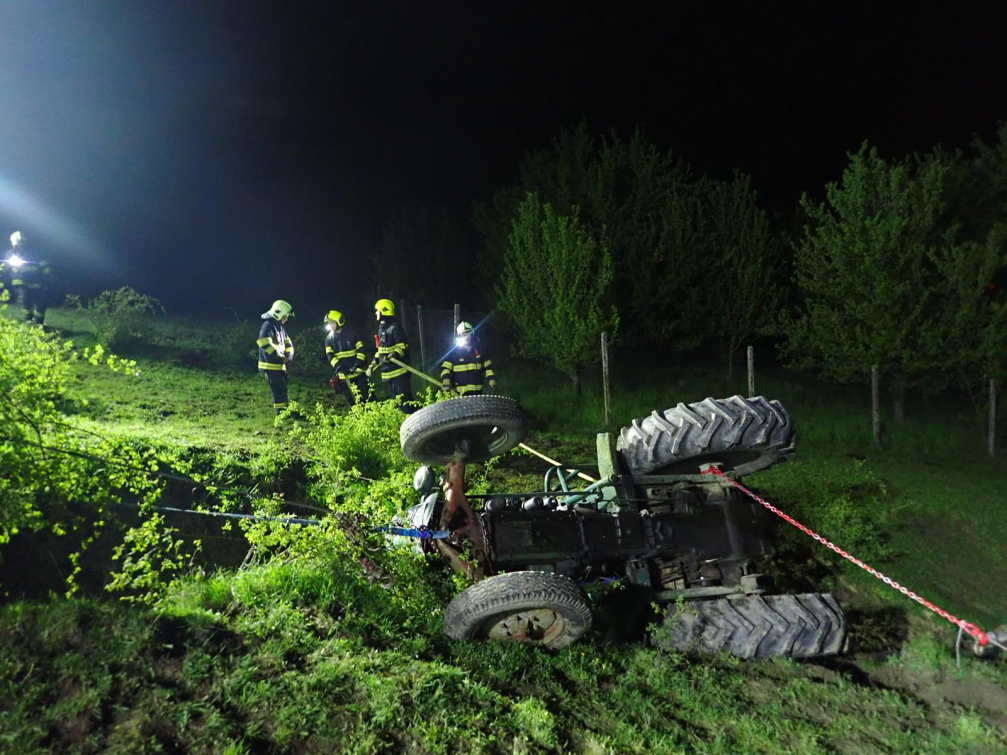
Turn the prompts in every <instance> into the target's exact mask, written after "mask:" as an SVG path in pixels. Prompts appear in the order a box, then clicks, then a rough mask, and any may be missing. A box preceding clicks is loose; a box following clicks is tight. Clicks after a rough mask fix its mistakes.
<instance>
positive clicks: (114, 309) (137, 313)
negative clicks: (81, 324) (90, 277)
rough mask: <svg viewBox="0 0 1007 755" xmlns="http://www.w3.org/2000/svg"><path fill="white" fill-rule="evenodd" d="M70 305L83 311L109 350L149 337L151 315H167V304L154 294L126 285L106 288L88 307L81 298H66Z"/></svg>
mask: <svg viewBox="0 0 1007 755" xmlns="http://www.w3.org/2000/svg"><path fill="white" fill-rule="evenodd" d="M67 304H69V305H71V306H74V307H76V308H77V309H78V310H80V311H82V312H84V314H85V316H86V318H87V320H88V322H89V323H90V324H91V330H92V332H93V333H94V337H95V339H96V340H97V341H98V343H100V344H102V345H103V346H105V347H107V348H110V349H122V348H123V347H124V346H129V345H132V344H136V343H138V342H140V341H144V340H149V338H150V335H151V327H150V318H151V317H152V316H155V315H160V314H164V312H165V309H164V305H162V304H161V302H160V301H158V300H157V299H155V298H154V297H152V296H147V295H146V294H141V293H139V292H137V291H134V290H133V289H132V288H130V287H129V286H123V287H122V288H119V289H116V290H115V291H103V292H102V293H100V294H99V295H98V296H97V297H96V298H94V299H91V300H90V301H89V302H88V303H87V306H86V307H84V306H82V305H81V302H80V298H79V297H76V296H73V297H69V296H68V297H67Z"/></svg>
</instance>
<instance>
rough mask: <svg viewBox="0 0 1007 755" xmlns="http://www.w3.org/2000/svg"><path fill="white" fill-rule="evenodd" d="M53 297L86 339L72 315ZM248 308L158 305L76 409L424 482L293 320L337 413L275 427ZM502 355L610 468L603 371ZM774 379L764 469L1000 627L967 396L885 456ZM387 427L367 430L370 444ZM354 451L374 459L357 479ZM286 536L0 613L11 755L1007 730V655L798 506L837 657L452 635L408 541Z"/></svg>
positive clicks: (616, 749) (642, 394) (989, 497)
mask: <svg viewBox="0 0 1007 755" xmlns="http://www.w3.org/2000/svg"><path fill="white" fill-rule="evenodd" d="M53 315H54V316H53V317H52V318H51V319H50V322H51V323H54V324H56V325H57V326H58V327H60V328H61V329H64V331H65V332H66V333H67V334H68V335H72V336H73V337H74V338H75V339H76V340H78V341H79V342H85V341H86V339H87V337H88V334H87V327H86V323H82V322H81V321H80V320H79V317H77V316H75V315H73V314H71V313H65V312H56V313H53ZM239 325H240V323H239V324H236V325H233V324H231V323H223V324H222V323H200V322H198V321H194V320H182V319H177V320H168V319H166V318H165V319H162V320H158V321H157V323H156V327H154V328H153V329H152V334H151V335H149V336H148V337H147V339H146V340H145V342H144V343H140V344H134V348H133V349H132V351H133V352H135V353H132V354H129V355H130V356H132V357H134V358H136V359H137V361H138V367H139V371H140V375H139V377H135V376H128V375H122V374H108V373H107V372H106V371H101V370H99V369H97V368H94V367H91V366H80V367H79V371H78V382H77V383H76V384H75V386H74V389H73V394H74V395H73V401H72V402H70V405H68V407H67V412H68V421H72V422H77V423H81V424H82V425H83V426H86V427H87V428H89V429H90V430H92V431H93V432H96V433H105V434H121V435H126V436H129V437H133V438H135V439H136V442H137V443H140V444H147V445H165V446H171V447H173V448H180V449H186V450H187V453H188V454H189V457H190V458H196V459H198V460H199V461H200V465H201V466H200V468H201V469H204V470H216V471H215V475H216V476H215V477H214V479H215V480H232V482H233V484H235V485H239V484H240V485H243V486H247V487H253V486H258V488H257V489H261V490H262V491H265V492H271V493H272V492H275V493H284V494H285V495H286V496H287V497H288V498H289V499H291V500H297V499H298V498H301V499H302V500H311V501H313V502H315V503H317V504H319V505H320V506H321V507H322V508H328V507H330V506H334V507H336V508H337V509H338V508H339V506H341V505H347V506H348V505H349V503H348V502H349V501H350V500H356V498H354V496H358V497H360V499H361V500H364V499H366V500H367V501H371V502H374V505H375V506H376V508H375V509H374V510H375V511H382V512H385V513H386V514H388V515H390V514H391V513H392V512H393V511H394V510H395V509H396V508H401V507H403V506H405V505H408V504H409V503H411V502H412V499H411V498H409V497H408V488H407V487H405V485H404V483H403V481H404V480H406V481H407V477H408V474H407V473H408V470H409V469H411V465H408V464H404V462H402V460H398V461H395V462H394V463H392V462H388V461H387V460H383V459H382V458H381V457H380V449H377V445H379V444H381V443H390V442H393V438H394V426H393V425H391V426H387V427H386V425H387V421H393V420H394V418H393V417H392V415H388V417H389V418H391V419H387V418H386V419H387V421H386V419H381V420H380V421H381V422H385V424H374V425H373V427H375V428H379V429H380V428H383V429H382V433H381V434H378V433H376V434H375V435H374V436H373V437H368V433H367V432H366V428H367V427H370V426H361V427H358V426H356V425H353V424H351V423H346V424H339V422H340V420H338V417H339V416H340V415H341V414H342V413H343V412H344V411H345V409H344V408H343V407H342V406H341V405H340V404H339V403H338V402H337V401H336V400H335V399H334V398H333V397H332V396H331V392H329V389H328V386H327V384H326V382H325V381H326V378H327V374H326V371H325V369H324V363H322V362H321V358H320V355H319V353H318V349H317V346H316V345H312V342H313V339H316V338H320V335H319V334H318V333H316V332H314V331H313V330H312V329H306V330H305V331H304V332H295V338H297V339H298V343H299V348H300V344H301V342H302V341H303V345H304V347H305V348H304V350H303V352H302V353H303V354H304V355H305V356H306V357H308V358H307V359H306V362H305V364H304V365H303V366H301V365H299V366H298V368H297V371H294V372H293V373H292V385H291V396H292V398H294V399H295V400H297V401H298V402H300V403H301V404H302V405H303V406H304V407H305V409H304V411H305V412H306V413H308V412H310V411H312V410H311V409H310V407H313V406H314V405H315V404H316V403H318V404H321V405H322V408H321V409H320V415H319V416H321V417H325V416H330V415H331V416H332V417H334V418H336V419H334V420H333V422H334V423H335V424H333V426H332V428H331V429H332V432H328V431H323V430H318V429H317V428H316V425H309V424H308V423H303V422H294V423H291V424H290V425H288V426H286V427H283V428H281V429H275V428H274V427H273V422H272V416H271V410H270V407H269V398H268V391H267V389H266V386H265V385H264V384H263V381H262V380H261V378H260V377H259V376H258V375H256V373H255V371H254V360H251V358H250V356H249V354H247V353H244V348H245V347H244V346H242V343H243V341H242V340H241V338H242V337H243V336H247V341H248V344H249V350H250V344H251V343H252V342H253V341H254V337H255V334H256V323H250V324H246V327H245V328H244V329H242V328H240V327H238V326H239ZM229 329H230V330H229ZM245 331H247V332H245ZM312 350H314V353H312ZM315 357H317V359H315ZM312 359H315V362H316V363H315V364H311V363H310V362H311V361H312ZM501 362H502V364H501V366H500V380H501V387H502V389H503V391H502V392H504V393H505V394H508V395H512V396H514V397H515V398H517V399H519V400H520V401H521V402H522V404H523V405H524V406H525V407H526V409H527V410H528V412H529V414H530V415H531V416H532V420H533V432H532V437H531V438H530V439H529V442H530V443H531V444H532V445H534V446H537V447H540V448H541V449H542V450H543V451H545V452H546V453H549V454H550V455H552V456H554V457H556V458H562V459H564V460H565V461H570V462H582V463H590V462H592V461H593V445H594V439H593V433H594V432H597V431H598V430H600V429H601V425H602V423H603V417H602V413H601V402H600V398H599V396H598V391H597V386H596V385H595V384H594V383H592V382H591V381H590V380H588V381H587V382H586V384H585V394H584V395H583V396H581V397H580V398H577V397H574V396H572V395H570V392H569V391H568V390H567V386H566V385H565V384H564V383H563V382H562V380H561V379H557V378H556V377H555V376H554V375H551V374H549V373H547V372H545V371H544V370H542V369H541V368H537V367H535V366H533V365H526V364H520V363H516V362H512V363H508V362H507V360H501ZM759 380H760V382H759V391H760V392H761V393H763V394H765V395H767V396H770V397H772V398H778V399H779V400H781V401H782V402H783V403H784V405H785V406H786V407H787V408H788V409H789V410H790V412H791V414H792V415H793V417H794V419H795V422H796V423H797V426H798V446H797V448H798V454H797V457H796V458H795V459H794V460H793V461H792V462H789V463H788V464H785V465H781V466H779V467H775V468H773V469H771V470H768V471H767V472H765V473H762V474H760V475H756V476H753V477H752V478H750V479H746V480H745V482H746V484H749V485H751V486H755V487H757V488H758V489H759V490H760V492H761V493H762V494H763V495H764V496H766V497H767V498H768V499H769V500H770V501H771V502H772V503H774V505H776V506H778V507H780V508H781V509H783V510H785V511H787V512H788V513H791V514H792V515H794V516H796V517H798V518H799V519H801V520H802V521H806V522H807V523H808V524H809V525H811V526H813V527H815V528H817V529H819V530H820V531H821V532H822V534H823V535H825V536H826V537H829V538H830V539H832V540H834V541H835V542H836V543H837V544H838V545H840V546H842V547H844V548H846V549H848V550H850V551H851V552H853V553H854V554H855V555H857V556H859V557H861V558H864V559H865V560H867V561H869V562H871V563H874V565H875V566H877V567H878V568H880V569H881V570H882V571H884V572H885V573H887V574H889V575H890V576H892V577H893V578H895V579H898V580H900V581H902V582H904V583H905V584H906V585H907V586H908V587H910V588H912V589H914V590H917V591H918V592H920V593H921V594H923V595H924V596H925V597H927V598H928V599H931V600H933V601H934V602H936V603H938V604H939V605H942V606H944V607H945V608H948V609H949V610H952V611H954V612H956V613H957V614H958V615H959V616H960V617H962V618H966V619H968V620H970V621H975V622H976V623H978V624H980V625H981V626H983V627H984V628H992V626H994V625H995V624H998V623H1003V622H1005V621H1007V610H1005V607H1004V600H1003V598H1002V592H1003V590H1002V588H1003V585H1004V584H1007V581H1005V577H1007V573H1005V572H1007V563H1004V561H1003V560H1002V559H1001V558H1000V557H999V555H998V551H999V545H1000V543H1002V542H1003V539H1002V535H1003V530H1004V527H1005V526H1007V493H1005V492H1004V490H1003V484H1004V482H1005V477H1007V474H1005V472H1004V471H1003V467H1002V465H1001V464H1000V463H998V462H994V461H991V460H989V459H988V458H987V457H984V456H983V453H984V451H983V440H982V430H981V424H980V423H979V422H978V421H977V420H976V419H975V418H974V417H973V416H972V415H971V414H970V412H969V410H968V409H967V407H964V406H960V407H959V406H955V405H954V402H953V401H951V400H949V401H948V402H946V403H945V404H943V405H941V404H936V403H935V404H934V405H932V406H926V405H924V404H922V403H921V404H919V405H915V404H914V405H911V406H910V408H909V418H908V420H907V423H906V425H905V426H902V427H895V426H893V425H889V435H888V438H889V441H888V446H887V448H886V450H885V451H884V452H877V451H875V450H874V449H873V448H872V446H871V444H870V426H869V415H868V414H867V409H868V405H869V402H868V400H867V397H866V396H863V395H861V394H860V392H857V391H846V390H840V389H836V388H835V387H832V386H825V385H816V384H814V383H810V382H804V381H801V380H798V379H796V378H794V377H793V376H788V375H779V376H773V375H767V376H760V379H759ZM740 388H741V386H740V385H738V384H732V383H730V382H729V381H727V380H725V379H723V378H722V377H720V376H718V375H716V374H703V373H702V371H700V370H698V369H689V368H686V367H671V368H666V369H654V370H651V371H649V372H648V373H647V374H646V375H645V376H640V375H636V376H632V377H631V376H630V375H628V374H623V373H620V374H619V380H618V381H617V383H616V392H615V402H614V414H615V425H616V427H618V426H620V425H622V424H626V423H627V422H628V421H629V420H630V419H632V418H633V417H636V416H642V415H643V414H645V413H647V412H649V411H650V410H652V409H655V408H663V407H666V406H670V405H673V404H675V403H677V402H679V401H683V402H686V403H688V402H690V401H695V400H699V399H701V398H704V397H705V396H708V395H713V396H727V395H731V394H732V393H736V392H739V390H740ZM85 400H86V402H87V403H86V404H85V403H84V401H85ZM375 422H376V423H377V422H379V420H375ZM318 423H320V424H319V425H318V426H321V424H324V420H318ZM312 428H316V429H314V430H313V429H312ZM361 428H363V429H361ZM312 433H314V434H312ZM368 443H373V444H375V449H376V450H373V449H372V450H361V449H363V447H364V446H366V445H367V444H368ZM351 462H352V464H351ZM350 466H352V469H353V471H354V473H355V475H356V476H349V477H348V476H346V474H344V472H346V471H347V470H348V469H349V467H350ZM361 469H366V470H367V472H368V473H367V474H362V473H361V472H360V470H361ZM543 472H544V467H543V466H541V464H540V462H538V461H537V460H535V459H534V458H532V457H528V456H525V455H514V456H512V457H511V458H507V459H504V460H502V461H501V462H500V463H499V464H497V465H496V466H495V467H494V468H493V469H491V470H490V471H489V472H488V473H487V474H486V475H483V476H479V477H478V479H477V480H476V484H478V485H480V486H484V487H486V488H487V489H490V488H492V489H500V488H504V487H506V488H508V489H519V488H521V487H524V488H527V487H529V486H534V485H535V484H537V483H538V480H539V479H540V475H541V474H542V473H543ZM280 478H283V480H282V482H280V481H278V480H279V479H280ZM363 478H367V479H363ZM341 485H342V486H344V487H343V488H340V487H339V486H341ZM271 486H272V487H271ZM334 488H335V489H336V492H335V493H333V492H332V491H333V489H334ZM187 490H188V489H186V490H182V491H175V495H176V499H177V500H176V499H173V502H176V503H181V502H182V501H183V499H184V497H185V494H186V491H187ZM197 493H198V491H196V490H195V489H192V490H191V491H189V494H192V495H196V494H197ZM288 511H289V510H288ZM291 513H295V512H292V511H291ZM290 529H291V528H276V530H275V531H270V532H271V533H272V534H270V537H273V538H275V542H273V545H272V546H271V550H270V553H271V554H272V556H273V557H272V558H257V559H250V560H249V563H247V564H246V565H245V566H244V567H243V568H241V569H239V570H221V571H217V572H207V573H205V574H204V575H203V576H199V575H193V576H192V577H190V578H187V579H184V580H181V581H180V582H177V583H176V584H175V585H174V586H173V587H172V588H171V589H170V591H169V592H168V593H167V594H166V595H165V597H164V598H163V599H162V600H161V601H160V602H159V603H158V604H157V605H156V606H155V607H144V606H140V605H128V604H124V603H121V602H118V601H115V600H114V599H112V598H110V597H102V596H93V597H85V598H80V599H74V600H64V599H55V598H54V599H50V600H45V601H15V602H10V603H8V604H6V605H4V606H3V607H2V608H0V752H12V753H13V752H16V753H19V754H23V755H26V754H27V753H35V752H57V753H98V752H102V753H105V752H108V753H144V752H151V753H155V752H166V753H181V752H199V753H202V752H205V753H334V752H340V753H342V752H346V753H383V752H410V753H540V752H554V753H566V752H577V753H632V752H639V753H679V752H681V753H693V752H695V753H779V752H796V753H820V752H838V753H874V752H885V753H889V752H912V753H931V752H932V753H938V752H940V753H947V752H954V753H959V752H960V753H999V752H1005V751H1007V713H1005V711H1007V661H1005V660H1004V659H998V660H993V661H983V660H979V659H976V658H973V657H972V656H970V655H965V656H964V657H963V658H962V664H961V667H960V668H958V667H957V666H956V664H955V657H954V650H953V641H954V637H955V628H954V627H953V626H952V625H950V624H949V623H947V622H945V621H943V620H941V619H939V618H938V617H936V616H934V615H933V614H930V613H929V612H926V611H925V610H924V609H923V608H922V607H920V606H918V605H917V604H915V603H913V602H911V601H909V600H907V599H906V598H904V597H902V596H900V595H898V594H897V593H895V592H893V591H891V590H890V589H888V588H886V587H885V586H884V585H881V584H880V583H879V582H878V581H877V580H874V579H873V578H871V577H870V576H869V575H866V574H863V573H862V572H859V571H858V570H856V569H855V568H853V567H848V568H847V567H846V566H844V565H843V564H842V563H841V562H840V561H839V560H838V559H837V558H835V557H833V556H831V555H830V554H829V553H827V552H825V551H824V550H822V549H821V547H820V546H817V545H816V544H815V543H813V542H812V541H811V540H810V539H809V538H807V537H806V536H804V535H801V534H800V533H797V532H796V531H794V530H793V529H792V528H788V527H787V525H783V526H782V527H781V529H780V533H779V534H780V538H781V548H780V552H779V554H778V555H777V557H776V558H775V559H774V561H773V562H772V563H771V564H770V567H771V568H772V569H774V570H776V573H777V577H778V579H779V580H780V581H782V582H783V583H784V584H788V585H792V586H795V587H799V588H804V589H818V590H832V591H834V592H835V593H836V594H837V595H838V596H839V597H840V600H841V602H842V604H843V605H844V608H845V609H846V610H847V613H848V617H849V620H850V624H851V635H852V636H851V649H850V652H849V653H848V654H847V655H846V656H844V657H842V658H839V659H832V660H829V661H826V662H807V663H796V662H790V661H765V662H739V661H737V660H736V659H733V658H730V657H696V658H693V657H687V656H684V655H679V654H667V653H660V652H658V651H656V650H654V649H653V648H650V647H649V646H648V645H647V644H646V643H643V642H624V643H614V642H606V641H605V639H604V638H603V637H593V638H591V639H589V640H587V641H584V642H580V643H577V644H575V645H573V646H572V647H570V648H568V649H567V650H564V651H561V652H559V653H556V654H550V653H547V652H543V651H539V650H536V649H534V648H529V647H523V646H511V645H500V644H497V645H469V644H462V643H454V642H451V641H449V640H447V638H446V637H444V636H443V634H442V633H441V632H440V611H441V609H442V607H443V606H444V605H445V604H446V602H447V601H448V600H449V599H450V596H451V595H452V594H453V593H454V592H455V591H456V590H457V589H458V587H457V585H456V584H455V582H454V580H452V579H451V578H450V576H449V575H448V574H447V573H446V572H445V571H444V570H442V569H438V568H436V567H434V566H432V565H429V564H425V563H423V562H422V561H421V560H418V559H411V560H410V559H409V558H402V559H399V560H397V561H395V562H392V563H393V567H394V577H395V581H394V584H391V585H388V584H382V583H381V582H378V581H374V580H372V579H369V578H368V575H367V574H366V573H365V572H364V571H363V570H362V569H361V568H360V567H359V565H358V564H357V563H356V561H355V560H353V559H352V558H347V557H346V554H345V551H343V550H340V548H339V547H337V546H338V544H337V543H336V542H335V540H337V539H338V538H335V536H334V534H333V532H332V530H330V529H326V528H307V529H310V530H311V532H308V533H306V534H304V536H303V538H302V539H303V540H304V541H305V542H303V543H300V544H299V543H297V542H295V541H294V540H293V539H291V538H295V537H296V536H294V535H292V534H283V533H285V532H289V531H290ZM334 538H335V539H334ZM875 562H876V563H875Z"/></svg>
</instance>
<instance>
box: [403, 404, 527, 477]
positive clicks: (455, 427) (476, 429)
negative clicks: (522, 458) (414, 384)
mask: <svg viewBox="0 0 1007 755" xmlns="http://www.w3.org/2000/svg"><path fill="white" fill-rule="evenodd" d="M527 429H528V420H527V419H526V418H525V415H524V412H523V411H521V407H520V406H519V405H518V403H517V402H516V401H514V400H512V399H509V398H505V397H503V396H462V397H461V398H453V399H448V400H447V401H438V402H437V403H436V404H431V405H430V406H426V407H424V408H422V409H420V410H419V411H418V412H416V413H415V414H411V415H410V416H409V417H407V418H406V420H405V422H403V423H402V426H401V427H400V428H399V442H400V443H401V445H402V453H403V454H405V455H406V457H407V458H409V459H412V460H413V461H418V462H420V463H421V464H438V465H439V464H446V463H447V462H449V461H451V460H452V459H454V458H456V454H458V453H459V450H460V449H461V448H464V449H467V450H466V452H465V457H464V458H465V461H466V462H479V461H486V460H487V459H489V458H492V457H494V456H500V455H501V454H505V453H507V452H508V451H510V450H511V449H512V448H514V447H515V446H516V445H517V444H518V443H520V442H521V441H522V439H523V438H524V436H525V432H527Z"/></svg>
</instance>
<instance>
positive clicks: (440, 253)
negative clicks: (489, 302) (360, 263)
mask: <svg viewBox="0 0 1007 755" xmlns="http://www.w3.org/2000/svg"><path fill="white" fill-rule="evenodd" d="M469 246H470V243H469V240H468V238H467V236H466V234H465V233H464V231H463V229H462V227H461V226H460V225H459V223H458V222H457V221H456V220H455V219H454V218H453V217H452V215H451V213H450V212H449V211H448V210H447V208H444V207H438V208H433V207H424V206H419V205H407V206H406V207H404V208H403V209H402V210H401V211H400V212H399V214H398V215H396V216H395V217H393V218H391V219H390V220H389V221H388V222H387V223H386V224H385V225H384V227H383V228H382V231H381V251H380V253H379V254H376V255H374V256H373V257H372V259H371V261H372V263H373V265H374V271H375V272H374V275H375V280H374V282H375V284H376V285H377V287H378V289H379V290H380V291H383V292H385V293H386V294H387V295H389V296H391V297H392V298H394V299H396V300H398V299H399V298H403V297H407V298H408V299H409V301H411V302H414V303H416V304H422V305H424V306H428V307H447V306H449V304H450V303H452V302H457V301H459V296H460V295H461V294H463V293H464V287H463V286H461V285H460V283H461V282H462V281H465V280H467V279H468V278H469V276H470V275H471V271H472V266H473V255H472V254H471V253H470V250H469ZM469 303H470V302H469Z"/></svg>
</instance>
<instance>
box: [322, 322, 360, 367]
mask: <svg viewBox="0 0 1007 755" xmlns="http://www.w3.org/2000/svg"><path fill="white" fill-rule="evenodd" d="M325 358H326V359H327V360H328V362H329V364H330V365H332V369H334V370H335V371H336V375H338V376H339V379H340V380H348V379H350V378H354V377H356V376H357V375H359V374H361V373H362V372H363V371H364V367H365V366H366V364H365V362H366V359H367V358H366V357H365V356H364V344H363V342H362V341H360V339H358V338H357V334H356V333H354V332H353V331H352V330H351V329H350V328H347V327H343V328H340V329H339V332H338V333H333V332H332V331H329V334H328V335H327V336H325Z"/></svg>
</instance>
